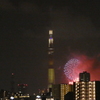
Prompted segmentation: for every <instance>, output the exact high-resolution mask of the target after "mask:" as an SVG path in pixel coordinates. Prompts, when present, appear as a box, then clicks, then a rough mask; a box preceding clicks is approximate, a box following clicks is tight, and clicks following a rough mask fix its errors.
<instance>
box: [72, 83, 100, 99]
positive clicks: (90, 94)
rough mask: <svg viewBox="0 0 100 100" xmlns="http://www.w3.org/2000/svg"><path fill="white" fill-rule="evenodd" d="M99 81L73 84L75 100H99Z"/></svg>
mask: <svg viewBox="0 0 100 100" xmlns="http://www.w3.org/2000/svg"><path fill="white" fill-rule="evenodd" d="M99 93H100V81H88V82H83V81H82V82H75V83H74V94H75V95H74V96H75V100H100V94H99Z"/></svg>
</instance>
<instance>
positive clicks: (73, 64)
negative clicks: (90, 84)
mask: <svg viewBox="0 0 100 100" xmlns="http://www.w3.org/2000/svg"><path fill="white" fill-rule="evenodd" d="M83 71H87V72H89V73H90V76H91V81H95V80H100V76H99V73H100V61H99V60H98V59H97V58H96V57H93V58H90V57H87V56H85V55H78V56H76V55H74V57H73V58H71V59H69V61H68V62H67V63H66V64H65V66H64V74H65V75H66V78H67V81H68V82H70V81H72V82H73V81H76V80H77V79H79V73H81V72H83Z"/></svg>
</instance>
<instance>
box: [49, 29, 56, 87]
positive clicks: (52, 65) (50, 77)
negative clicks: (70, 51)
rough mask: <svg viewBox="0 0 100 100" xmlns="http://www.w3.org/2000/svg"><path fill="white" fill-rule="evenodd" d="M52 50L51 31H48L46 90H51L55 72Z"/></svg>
mask: <svg viewBox="0 0 100 100" xmlns="http://www.w3.org/2000/svg"><path fill="white" fill-rule="evenodd" d="M53 54H54V48H53V30H49V39H48V56H49V68H48V88H49V89H50V88H52V85H53V84H54V83H55V71H54V60H53Z"/></svg>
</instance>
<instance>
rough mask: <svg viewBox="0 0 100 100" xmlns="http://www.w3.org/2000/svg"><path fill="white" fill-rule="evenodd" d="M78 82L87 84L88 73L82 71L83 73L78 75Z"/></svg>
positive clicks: (88, 79)
mask: <svg viewBox="0 0 100 100" xmlns="http://www.w3.org/2000/svg"><path fill="white" fill-rule="evenodd" d="M79 81H80V82H82V81H83V82H88V81H90V73H87V72H86V71H84V72H83V73H80V74H79Z"/></svg>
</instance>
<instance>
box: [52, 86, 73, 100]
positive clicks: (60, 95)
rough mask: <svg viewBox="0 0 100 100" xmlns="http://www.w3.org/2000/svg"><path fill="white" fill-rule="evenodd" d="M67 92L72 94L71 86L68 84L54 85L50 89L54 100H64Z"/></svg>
mask: <svg viewBox="0 0 100 100" xmlns="http://www.w3.org/2000/svg"><path fill="white" fill-rule="evenodd" d="M68 92H73V86H72V85H69V84H54V85H53V87H52V95H53V97H54V99H55V100H64V96H65V95H66V94H67V93H68Z"/></svg>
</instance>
